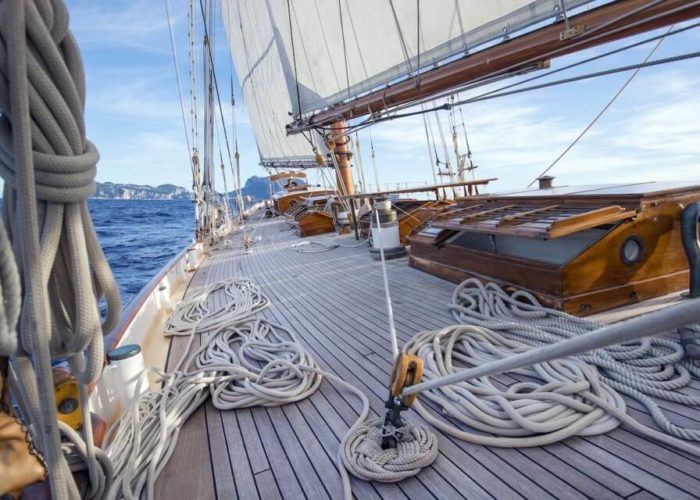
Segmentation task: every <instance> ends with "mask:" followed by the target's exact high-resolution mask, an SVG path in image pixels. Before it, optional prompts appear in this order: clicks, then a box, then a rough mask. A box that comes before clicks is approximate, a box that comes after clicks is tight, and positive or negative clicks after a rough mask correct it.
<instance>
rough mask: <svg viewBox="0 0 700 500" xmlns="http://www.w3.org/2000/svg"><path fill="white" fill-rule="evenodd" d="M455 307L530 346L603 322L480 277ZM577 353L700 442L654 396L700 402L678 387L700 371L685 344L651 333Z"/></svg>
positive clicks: (669, 427) (669, 429)
mask: <svg viewBox="0 0 700 500" xmlns="http://www.w3.org/2000/svg"><path fill="white" fill-rule="evenodd" d="M449 307H450V309H451V310H452V313H453V315H454V317H455V319H457V321H459V322H460V323H464V324H470V325H477V326H481V327H484V328H488V329H489V330H492V331H494V332H497V333H498V334H500V335H501V336H503V337H505V338H507V339H511V340H515V341H517V342H520V343H522V344H525V345H530V346H543V345H548V344H553V343H556V342H559V341H561V340H564V339H568V338H572V337H576V336H579V335H585V334H586V333H589V332H592V331H594V330H597V329H599V328H600V327H601V326H603V325H601V324H600V323H596V322H593V321H590V320H586V319H582V318H577V317H575V316H571V315H568V314H566V313H563V312H561V311H557V310H554V309H549V308H545V307H543V306H541V305H540V304H539V302H538V301H537V299H536V298H535V297H534V295H532V294H531V293H529V292H526V291H517V292H514V293H513V294H511V295H509V294H508V293H506V292H505V291H504V290H503V289H502V288H500V287H499V286H497V285H495V284H493V283H490V284H487V285H483V284H482V283H481V282H480V281H478V280H476V279H469V280H466V281H464V282H463V283H461V284H460V285H459V286H458V287H457V288H456V289H455V291H454V294H453V296H452V302H451V303H450V306H449ZM576 357H577V358H578V359H580V360H581V361H584V362H586V363H589V364H591V365H593V366H596V367H597V368H598V370H599V372H600V375H601V378H602V380H603V381H604V382H605V383H606V384H607V385H609V386H610V387H612V388H614V389H615V390H617V391H619V392H621V393H623V394H626V395H628V396H630V397H632V398H635V399H637V400H638V401H640V402H641V403H642V404H643V405H644V406H645V407H646V408H647V409H648V410H649V413H650V414H651V416H652V418H653V419H654V421H655V422H656V424H657V425H658V426H659V427H660V428H661V429H662V430H663V431H664V432H666V433H668V434H670V435H672V436H675V437H678V438H681V439H687V440H694V441H698V440H700V429H688V428H683V427H680V426H678V425H675V424H673V423H672V422H670V421H669V420H668V418H667V417H666V416H665V415H664V413H663V410H662V409H661V408H660V407H659V405H658V404H657V403H656V402H655V401H654V400H653V399H652V398H659V399H664V400H667V401H673V402H675V403H679V404H683V405H690V406H698V405H700V397H697V396H688V395H685V394H682V393H681V392H679V391H678V389H681V388H683V387H686V386H688V384H689V383H690V381H691V374H695V375H696V376H698V375H700V364H699V363H698V361H697V360H690V359H685V358H684V351H683V347H682V346H681V344H680V343H678V342H675V341H674V340H671V339H667V338H661V337H651V338H644V339H641V340H638V341H634V342H628V343H625V344H620V345H615V346H610V347H607V348H604V349H598V350H596V351H593V352H588V353H583V354H579V355H577V356H576Z"/></svg>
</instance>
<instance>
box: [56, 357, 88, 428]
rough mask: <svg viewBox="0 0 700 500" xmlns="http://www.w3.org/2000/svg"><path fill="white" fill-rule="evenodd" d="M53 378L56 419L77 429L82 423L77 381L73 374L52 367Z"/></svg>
mask: <svg viewBox="0 0 700 500" xmlns="http://www.w3.org/2000/svg"><path fill="white" fill-rule="evenodd" d="M53 380H54V391H55V392H54V400H55V401H56V415H57V416H58V420H60V421H61V422H63V423H64V424H66V425H68V426H69V427H71V428H72V429H76V430H77V429H78V428H80V425H81V424H82V411H81V408H80V390H79V388H78V383H77V382H76V380H75V378H74V377H73V375H71V374H70V372H69V371H68V370H65V369H63V368H54V369H53Z"/></svg>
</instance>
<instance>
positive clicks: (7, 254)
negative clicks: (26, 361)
mask: <svg viewBox="0 0 700 500" xmlns="http://www.w3.org/2000/svg"><path fill="white" fill-rule="evenodd" d="M21 294H22V292H21V289H20V281H19V273H18V271H17V264H16V263H15V255H14V254H13V253H12V244H11V243H10V240H9V238H8V237H7V232H6V231H5V226H4V225H3V224H2V223H1V222H0V299H1V300H0V356H2V357H6V356H11V355H13V354H14V353H15V351H16V350H17V321H18V320H19V313H20V308H21V306H22V297H21Z"/></svg>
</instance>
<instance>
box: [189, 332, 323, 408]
mask: <svg viewBox="0 0 700 500" xmlns="http://www.w3.org/2000/svg"><path fill="white" fill-rule="evenodd" d="M184 369H185V371H187V372H189V373H191V372H194V371H203V372H206V373H208V374H211V375H213V376H214V378H213V381H212V383H211V384H210V391H211V397H212V403H213V404H214V406H215V407H216V408H218V409H220V410H232V409H235V408H248V407H251V406H277V405H281V404H286V403H291V402H294V401H299V400H302V399H305V398H307V397H308V396H310V395H311V394H313V393H314V392H315V391H316V389H318V386H319V385H321V377H320V376H319V375H318V374H317V370H319V368H318V365H317V364H316V362H315V361H314V360H313V358H312V357H311V356H310V355H309V354H308V353H307V352H306V351H305V350H304V348H303V347H302V346H301V344H300V343H299V341H298V340H297V338H296V337H295V336H294V334H293V333H292V332H291V331H290V330H287V329H286V328H283V327H282V326H280V325H275V324H272V323H270V322H268V321H266V320H264V319H250V320H247V321H245V322H243V323H231V324H228V325H224V326H222V327H220V328H218V329H217V330H216V331H214V332H213V334H212V337H211V338H210V339H209V340H208V341H207V342H204V344H203V345H202V346H201V347H200V348H199V349H197V350H196V351H195V352H194V353H193V354H192V356H191V357H190V359H189V361H188V362H187V363H186V364H185V366H184Z"/></svg>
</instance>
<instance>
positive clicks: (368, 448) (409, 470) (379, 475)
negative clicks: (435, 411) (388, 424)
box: [342, 418, 438, 483]
mask: <svg viewBox="0 0 700 500" xmlns="http://www.w3.org/2000/svg"><path fill="white" fill-rule="evenodd" d="M383 421H384V419H383V418H376V419H371V420H367V421H366V422H364V423H363V424H362V425H359V426H357V427H356V428H353V429H351V430H350V431H349V432H348V434H347V435H346V436H345V438H344V439H343V444H342V450H343V455H342V456H343V463H344V464H345V467H347V469H348V470H349V471H350V472H351V473H352V474H353V475H355V476H357V477H359V478H361V479H364V480H365V481H380V482H383V483H393V482H397V481H401V480H403V479H406V478H408V477H411V476H415V475H416V474H418V473H419V472H420V471H421V470H422V469H424V468H425V467H427V466H429V465H430V464H432V463H433V462H434V461H435V459H436V458H437V456H438V442H437V437H436V436H435V433H433V432H431V431H430V430H428V429H426V428H425V427H421V426H417V425H411V424H406V425H405V426H404V427H402V428H401V434H402V437H401V439H399V440H398V442H397V445H396V448H387V449H386V450H385V449H382V437H383V436H382V423H383Z"/></svg>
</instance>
